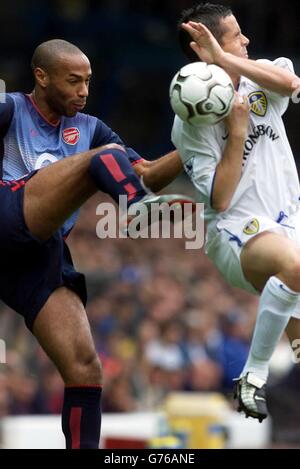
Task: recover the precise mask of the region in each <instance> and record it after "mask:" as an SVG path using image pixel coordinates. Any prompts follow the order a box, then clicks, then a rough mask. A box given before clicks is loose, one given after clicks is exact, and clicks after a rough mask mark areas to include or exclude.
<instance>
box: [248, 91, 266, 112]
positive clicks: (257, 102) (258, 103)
mask: <svg viewBox="0 0 300 469" xmlns="http://www.w3.org/2000/svg"><path fill="white" fill-rule="evenodd" d="M249 104H250V109H251V112H253V113H254V114H256V115H257V116H260V117H264V116H265V115H266V113H267V110H268V100H267V97H266V95H265V93H264V92H263V91H255V92H254V93H251V94H249Z"/></svg>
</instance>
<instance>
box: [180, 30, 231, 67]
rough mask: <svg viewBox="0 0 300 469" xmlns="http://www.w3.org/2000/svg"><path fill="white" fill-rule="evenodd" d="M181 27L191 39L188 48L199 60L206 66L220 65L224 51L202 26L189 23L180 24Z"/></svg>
mask: <svg viewBox="0 0 300 469" xmlns="http://www.w3.org/2000/svg"><path fill="white" fill-rule="evenodd" d="M181 27H182V28H183V29H184V30H185V31H187V32H188V33H189V34H190V36H191V38H192V42H191V44H190V46H191V48H192V49H193V51H194V52H195V53H196V54H197V55H198V57H199V59H200V60H202V61H203V62H206V63H208V64H212V63H213V64H216V65H219V64H220V62H221V59H222V57H223V55H224V51H223V49H222V48H221V46H220V44H219V43H218V41H217V40H216V38H215V37H214V36H213V34H212V33H211V32H210V31H209V29H208V28H207V27H206V26H204V24H202V23H196V22H194V21H189V22H188V23H182V25H181Z"/></svg>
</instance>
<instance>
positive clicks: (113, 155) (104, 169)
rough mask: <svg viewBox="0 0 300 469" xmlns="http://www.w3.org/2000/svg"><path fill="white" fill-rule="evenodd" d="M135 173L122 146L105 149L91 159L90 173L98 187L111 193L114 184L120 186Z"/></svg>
mask: <svg viewBox="0 0 300 469" xmlns="http://www.w3.org/2000/svg"><path fill="white" fill-rule="evenodd" d="M130 171H133V170H132V168H131V164H130V162H129V160H128V156H127V154H126V152H125V151H124V148H122V147H121V146H120V145H116V146H115V148H105V149H103V150H101V151H99V153H97V154H96V155H94V156H93V157H92V158H91V161H90V166H89V173H90V176H91V177H92V179H93V181H94V182H95V184H96V186H97V187H101V190H102V191H103V192H108V193H111V188H112V184H119V183H120V179H121V180H123V179H125V178H126V176H127V173H128V172H130ZM125 173H126V176H125Z"/></svg>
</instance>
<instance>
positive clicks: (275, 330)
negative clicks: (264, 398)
mask: <svg viewBox="0 0 300 469" xmlns="http://www.w3.org/2000/svg"><path fill="white" fill-rule="evenodd" d="M299 298H300V293H296V292H294V291H292V290H291V289H290V288H288V287H287V286H286V285H285V284H284V283H283V282H281V281H280V280H279V279H277V278H276V277H271V278H270V279H269V280H268V282H267V284H266V286H265V288H264V290H263V292H262V294H261V297H260V301H259V307H258V314H257V319H256V323H255V328H254V333H253V337H252V342H251V347H250V351H249V355H248V359H247V362H246V364H245V366H244V369H243V371H242V373H241V376H245V375H246V374H247V373H249V372H251V373H254V374H255V375H256V376H258V377H259V378H261V379H263V380H264V381H266V380H267V378H268V371H269V361H270V359H271V357H272V354H273V352H274V350H275V348H276V346H277V344H278V342H279V340H280V338H281V335H282V333H283V331H284V330H285V328H286V326H287V324H288V322H289V320H290V317H291V316H292V314H293V313H294V310H295V307H296V305H297V302H298V300H299Z"/></svg>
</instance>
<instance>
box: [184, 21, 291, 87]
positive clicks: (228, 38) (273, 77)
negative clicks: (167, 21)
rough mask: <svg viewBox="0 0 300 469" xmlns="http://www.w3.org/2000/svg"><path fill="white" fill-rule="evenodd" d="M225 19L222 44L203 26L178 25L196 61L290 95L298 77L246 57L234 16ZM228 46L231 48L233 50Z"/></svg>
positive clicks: (243, 41)
mask: <svg viewBox="0 0 300 469" xmlns="http://www.w3.org/2000/svg"><path fill="white" fill-rule="evenodd" d="M225 22H227V23H228V24H229V26H230V29H229V30H228V32H227V33H225V34H224V38H223V43H222V46H221V45H220V44H219V43H218V41H217V40H216V38H215V37H214V36H213V34H212V33H211V32H210V31H209V30H208V28H207V27H206V26H205V25H203V24H201V23H196V22H194V21H189V22H188V23H184V24H183V25H182V28H183V29H185V30H186V31H187V32H188V33H189V34H190V36H191V38H192V42H191V44H190V45H191V48H192V49H193V50H194V52H195V53H196V54H197V55H198V57H199V58H200V60H203V61H204V62H207V63H214V64H216V65H219V66H220V67H222V68H224V69H225V70H226V71H227V72H228V73H229V74H230V75H231V76H233V77H239V76H241V75H242V76H245V77H247V78H249V79H250V80H252V81H254V82H255V83H258V84H259V85H261V86H262V87H264V88H266V89H268V90H270V91H274V92H276V93H279V94H281V95H282V96H292V95H293V93H294V92H295V91H296V90H297V89H298V88H299V86H300V78H299V77H297V75H295V74H294V73H292V72H290V71H288V70H284V69H282V68H280V67H277V66H275V65H270V64H265V63H260V62H256V61H254V60H250V59H248V55H247V53H246V47H247V45H248V43H249V41H248V39H247V38H245V36H243V34H242V33H241V30H240V28H239V26H238V23H237V22H236V20H235V18H234V17H233V16H232V17H229V20H227V19H226V21H225V20H224V23H225ZM239 36H240V37H239ZM238 41H239V42H240V43H241V48H240V49H238V48H236V43H237V42H238ZM243 43H244V49H245V53H244V56H243ZM232 47H234V49H233V50H232ZM226 49H228V50H226Z"/></svg>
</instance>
